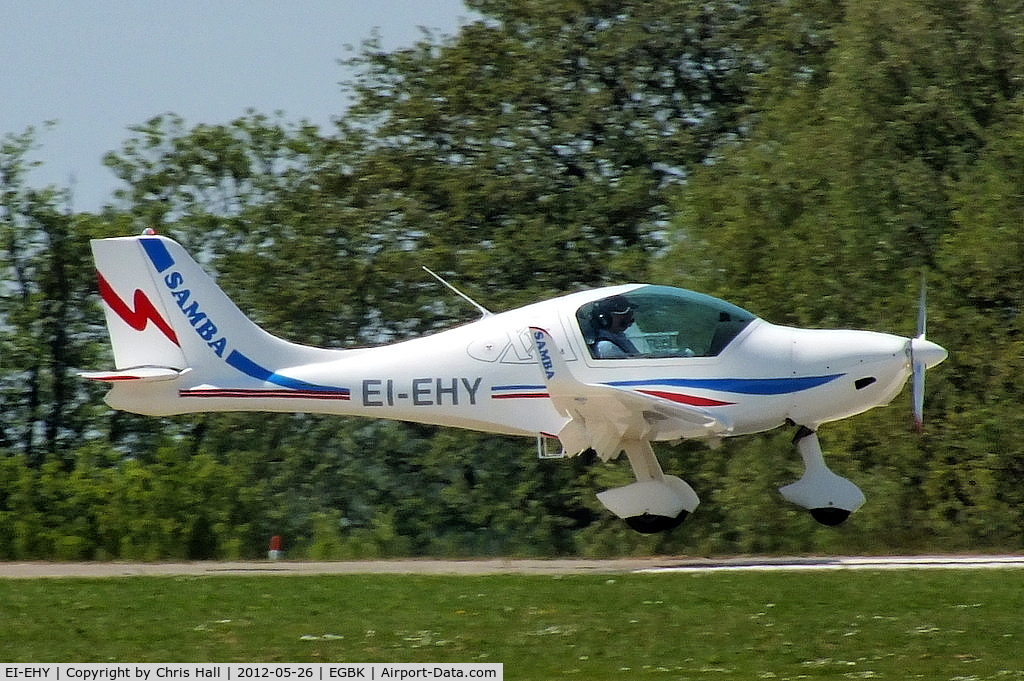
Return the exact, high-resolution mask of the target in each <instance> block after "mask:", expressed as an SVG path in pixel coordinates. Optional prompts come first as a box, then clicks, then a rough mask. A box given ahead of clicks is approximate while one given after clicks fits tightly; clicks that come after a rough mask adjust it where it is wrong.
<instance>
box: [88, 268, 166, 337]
mask: <svg viewBox="0 0 1024 681" xmlns="http://www.w3.org/2000/svg"><path fill="white" fill-rule="evenodd" d="M96 278H97V279H98V280H99V288H100V296H101V297H102V298H103V302H105V303H106V304H107V305H109V306H110V309H111V310H113V311H114V312H116V313H117V316H118V317H120V318H121V319H123V320H124V321H125V323H127V324H128V326H130V327H132V328H133V329H135V330H136V331H142V330H143V329H145V328H146V324H148V323H149V322H153V324H154V325H156V328H158V329H160V331H162V332H163V334H164V335H165V336H167V338H168V339H170V341H171V342H172V343H174V344H175V345H177V346H179V347H181V343H179V342H178V336H177V335H175V333H174V329H172V328H171V325H170V324H168V323H167V320H166V319H164V318H163V317H161V316H160V313H159V312H158V311H157V309H156V307H154V306H153V303H152V301H150V299H149V298H147V297H146V294H145V293H143V292H142V291H141V290H140V289H135V295H134V296H133V297H132V304H133V305H134V309H132V307H129V306H128V303H126V302H124V301H123V300H121V298H120V297H119V296H118V295H117V293H116V292H115V291H114V289H113V287H112V286H111V285H110V284H109V283H107V280H106V279H104V278H103V275H102V274H100V273H99V272H96Z"/></svg>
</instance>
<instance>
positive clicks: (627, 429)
mask: <svg viewBox="0 0 1024 681" xmlns="http://www.w3.org/2000/svg"><path fill="white" fill-rule="evenodd" d="M530 335H531V337H532V338H533V343H534V347H535V349H536V350H537V357H538V360H539V362H540V366H541V369H542V370H543V372H544V382H545V384H546V385H547V389H548V394H549V395H550V396H551V401H552V403H553V404H554V406H555V409H557V410H558V411H559V412H561V413H562V414H563V415H564V416H566V417H567V418H568V419H569V420H568V422H566V424H565V425H564V426H563V427H562V429H561V430H560V431H559V432H558V439H559V440H560V441H561V443H562V446H563V447H565V450H566V451H567V452H570V453H572V454H578V453H579V452H582V451H583V450H585V449H594V450H595V451H596V452H597V454H598V456H600V457H601V458H602V459H605V460H607V459H611V458H614V457H616V456H618V455H619V453H620V452H621V451H622V450H623V442H627V441H636V440H640V441H643V440H647V441H651V440H678V439H684V438H713V437H717V436H721V435H725V434H727V433H729V432H731V431H732V425H731V424H730V423H727V422H726V421H725V420H724V419H722V418H721V417H719V416H715V415H713V414H711V413H710V412H708V411H706V410H704V409H701V408H699V407H693V406H689V405H685V404H678V403H676V402H672V401H670V400H666V399H663V398H660V397H656V396H653V395H647V394H643V393H638V392H634V391H632V390H628V389H626V388H619V387H616V386H610V385H604V384H598V383H583V382H581V381H578V380H576V378H575V377H573V375H572V373H571V372H570V371H569V367H568V364H567V363H566V361H565V359H564V358H563V357H562V353H561V351H560V350H559V349H558V347H557V346H556V345H555V342H554V340H553V339H552V338H551V334H549V333H548V332H547V331H546V330H544V329H541V328H538V327H530Z"/></svg>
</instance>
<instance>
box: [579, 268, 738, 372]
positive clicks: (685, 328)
mask: <svg viewBox="0 0 1024 681" xmlns="http://www.w3.org/2000/svg"><path fill="white" fill-rule="evenodd" d="M754 318H755V317H754V315H752V314H750V313H749V312H747V311H746V310H744V309H742V308H739V307H736V306H735V305H732V304H730V303H727V302H725V301H723V300H719V299H717V298H712V297H711V296H706V295H704V294H702V293H695V292H693V291H686V290H684V289H677V288H671V287H668V286H644V287H642V288H638V289H635V290H633V291H629V292H628V293H624V294H621V295H616V296H610V297H608V298H602V299H601V300H597V301H594V302H592V303H587V304H586V305H584V306H583V307H581V308H580V309H579V310H577V311H576V320H577V321H578V322H579V325H580V330H581V331H582V332H583V337H584V339H585V340H586V343H587V347H588V348H589V350H590V354H591V356H592V357H594V358H595V359H621V358H627V357H714V356H716V355H718V353H720V352H721V351H722V350H723V349H724V348H725V346H726V345H728V344H729V343H730V341H732V339H733V338H735V337H736V336H737V335H738V334H739V332H740V331H742V330H743V329H744V328H745V327H746V326H747V324H749V323H750V322H752V321H753V320H754Z"/></svg>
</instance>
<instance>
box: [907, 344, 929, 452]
mask: <svg viewBox="0 0 1024 681" xmlns="http://www.w3.org/2000/svg"><path fill="white" fill-rule="evenodd" d="M910 347H911V348H913V347H914V346H913V343H911V346H910ZM911 370H912V371H913V376H912V383H911V385H910V389H911V394H912V395H913V397H914V429H915V430H916V431H917V432H918V433H920V432H921V431H922V430H923V429H924V370H925V365H924V364H922V363H921V362H913V364H912V366H911Z"/></svg>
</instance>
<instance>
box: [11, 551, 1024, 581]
mask: <svg viewBox="0 0 1024 681" xmlns="http://www.w3.org/2000/svg"><path fill="white" fill-rule="evenodd" d="M981 569H984V570H991V569H1024V556H1021V555H992V556H988V555H985V556H981V555H958V556H844V557H835V556H827V557H784V558H778V557H736V558H693V557H665V556H660V557H653V558H616V559H606V560H587V559H552V560H526V559H522V560H519V559H488V560H427V559H422V560H421V559H408V560H375V561H337V562H302V561H250V562H213V561H210V562H206V561H203V562H189V563H133V562H88V563H85V562H82V563H43V562H22V563H19V562H6V563H0V579H37V578H104V577H137V576H217V575H282V576H286V575H353V574H404V575H498V574H523V575H582V574H598V575H605V574H607V575H612V574H629V573H640V574H675V573H694V572H729V571H821V570H981Z"/></svg>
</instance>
